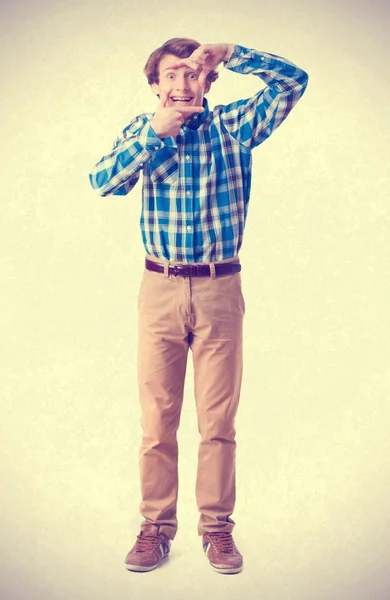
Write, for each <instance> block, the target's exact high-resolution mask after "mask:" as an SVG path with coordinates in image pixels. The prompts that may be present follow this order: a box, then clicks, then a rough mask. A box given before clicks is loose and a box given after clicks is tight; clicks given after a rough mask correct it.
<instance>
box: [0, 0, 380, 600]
mask: <svg viewBox="0 0 390 600" xmlns="http://www.w3.org/2000/svg"><path fill="white" fill-rule="evenodd" d="M389 16H390V8H389V5H388V3H387V2H386V1H385V0H382V2H380V1H379V0H372V1H371V2H369V1H368V0H367V1H363V0H361V1H352V0H351V1H349V2H348V1H347V0H344V1H343V2H336V0H333V1H332V2H329V1H325V0H323V1H320V2H315V1H310V0H301V1H299V0H292V1H290V2H288V1H287V0H275V1H274V2H272V3H271V2H263V1H261V0H260V1H258V2H254V1H253V0H242V1H241V2H239V3H231V4H229V2H226V0H225V1H223V2H222V1H221V0H216V2H210V3H208V2H205V1H204V0H199V1H198V2H192V3H190V4H188V3H187V2H184V3H183V2H181V3H179V2H171V1H167V2H156V1H155V0H152V1H150V2H147V3H140V2H135V1H134V2H130V1H125V0H121V1H114V0H113V1H112V2H110V1H104V2H103V1H102V0H97V1H94V2H93V1H92V0H85V1H83V0H81V1H76V0H69V1H66V0H63V1H53V2H49V1H48V0H46V1H42V0H41V1H39V0H38V2H37V1H33V0H31V1H30V2H24V3H22V2H21V1H16V2H14V3H13V4H12V5H11V3H10V4H9V5H8V4H5V3H4V2H3V3H2V6H1V25H0V31H1V102H2V106H1V114H0V120H1V147H0V152H1V163H0V164H1V186H0V191H1V255H0V261H1V289H2V294H1V312H0V320H1V339H2V345H1V352H2V357H1V379H0V380H1V390H2V392H1V416H2V425H1V431H2V455H1V456H2V458H1V474H2V490H3V491H2V493H1V498H0V510H1V529H0V531H1V540H0V544H1V548H0V555H1V598H2V600H14V599H17V600H20V599H23V600H54V599H61V600H62V599H64V600H65V599H66V600H68V599H69V598H72V599H75V600H92V599H93V600H112V599H113V598H115V599H116V600H125V599H131V600H149V599H151V598H155V597H156V595H157V596H158V597H159V598H161V599H162V600H165V599H168V598H169V599H171V598H175V599H176V598H178V599H180V598H185V599H188V600H193V599H194V600H196V599H200V598H205V597H209V596H210V597H213V598H224V599H226V600H230V599H241V598H249V599H250V600H252V599H260V598H261V599H263V598H264V599H265V600H293V599H297V600H325V599H326V600H328V599H329V600H330V599H332V600H351V599H353V600H379V599H380V600H385V599H388V597H389V594H390V580H389V579H390V575H389V573H390V569H389V555H390V553H389V551H390V527H389V525H390V523H389V511H388V506H389V504H390V484H389V466H390V458H389V457H390V448H389V426H390V404H389V373H388V370H389V363H390V360H389V359H390V318H389V310H388V302H389V294H390V283H389V281H390V268H389V259H390V243H389V239H390V237H389V234H390V228H389V191H390V176H389V160H390V157H389V102H388V97H389V93H390V86H389V66H388V61H389V58H390V57H389V55H388V53H389V41H388V39H389V38H388V30H389V25H390V23H389V21H390V19H389ZM176 36H185V37H194V38H196V39H198V40H199V41H201V42H203V43H206V42H207V43H214V42H233V43H234V42H235V43H238V44H241V45H243V46H247V47H252V48H256V49H258V50H264V51H268V52H272V53H275V54H279V55H280V56H283V57H285V58H287V59H289V60H291V61H293V62H294V63H296V64H297V65H299V66H301V67H302V68H304V69H305V70H306V71H307V72H308V73H309V75H310V81H309V86H308V88H307V91H306V93H305V95H304V96H303V98H302V99H301V100H300V102H299V103H298V105H297V106H296V107H295V108H294V110H293V111H292V113H291V114H290V115H289V117H288V118H287V120H286V121H285V122H284V123H283V124H282V125H281V126H280V128H279V129H278V130H277V131H276V132H275V133H274V134H273V135H272V137H271V138H270V139H269V140H267V141H266V142H264V144H262V145H261V146H259V147H258V148H257V149H256V150H255V151H254V153H253V185H252V195H251V201H250V208H249V216H248V221H247V228H246V236H245V239H244V245H243V248H242V252H241V261H242V264H243V271H242V279H243V288H244V295H245V299H246V316H245V344H244V352H245V366H244V381H243V386H242V395H241V403H240V408H239V412H238V416H237V422H236V425H237V442H238V447H237V469H238V472H237V504H236V510H235V513H234V514H233V518H234V520H235V521H236V524H237V526H236V528H235V530H234V533H235V539H236V542H237V545H238V547H239V549H240V550H241V552H242V553H243V555H244V561H245V566H244V570H243V572H242V573H241V574H240V575H237V576H234V577H228V576H225V577H224V576H222V575H218V574H216V573H214V572H213V571H212V570H211V568H210V567H209V566H208V564H207V560H206V558H205V557H204V555H203V552H202V550H201V544H200V538H199V537H198V534H197V520H198V512H197V507H196V503H195V498H194V485H195V472H196V461H197V448H198V442H199V434H198V431H197V423H196V413H195V407H194V398H193V373H192V360H191V355H190V356H189V361H188V379H187V384H186V390H185V401H184V407H183V413H182V422H181V428H180V430H179V443H180V454H179V474H180V491H179V507H178V517H179V531H178V534H177V537H176V539H175V541H174V544H173V546H172V553H171V557H170V559H169V561H168V562H167V563H166V564H164V566H162V567H161V568H159V569H157V570H155V571H153V572H152V573H149V574H137V573H135V574H134V573H129V572H127V571H126V570H125V568H124V566H123V560H124V556H125V555H126V553H127V551H128V550H129V549H130V547H131V546H132V545H133V543H134V539H135V535H136V534H137V533H138V531H139V524H140V516H139V514H138V505H139V500H140V497H139V480H138V447H139V443H140V436H141V429H140V423H139V419H140V409H139V404H138V397H137V366H136V344H137V312H136V301H137V294H138V288H139V283H140V278H141V275H142V270H143V259H144V249H143V246H142V242H141V235H140V229H139V217H140V201H141V182H139V183H138V184H137V187H136V188H135V189H134V190H133V191H132V192H131V193H130V194H129V195H128V196H125V197H112V196H111V197H107V198H100V197H99V196H98V195H97V194H96V192H94V191H93V190H92V188H91V187H90V185H89V180H88V174H89V172H90V170H91V169H92V167H93V166H94V165H95V163H96V162H98V160H100V158H101V157H102V156H103V155H104V154H107V153H108V152H110V150H111V147H112V143H113V141H114V140H115V138H116V137H117V136H118V135H119V133H120V132H121V131H122V129H123V128H124V127H125V126H126V125H127V124H128V123H129V122H130V120H131V119H132V118H133V117H134V116H135V115H137V114H140V113H142V112H145V111H152V112H153V111H154V110H155V109H156V105H157V99H156V96H154V95H153V94H152V92H151V90H150V88H149V86H148V84H147V82H146V78H145V76H144V74H143V72H142V69H143V67H144V64H145V62H146V59H147V57H148V56H149V54H150V52H151V51H152V50H154V49H155V48H157V47H158V46H160V45H161V44H162V43H163V42H164V41H166V40H167V39H169V38H170V37H176ZM219 70H220V78H219V80H218V81H216V82H215V83H214V84H213V86H212V88H211V91H210V93H209V95H208V99H209V103H210V105H211V106H215V105H216V104H221V103H222V104H226V103H228V102H230V101H233V100H235V99H238V98H246V97H249V96H251V95H252V94H254V93H255V92H256V91H257V90H258V89H260V88H262V87H264V84H263V83H262V82H261V81H259V80H258V78H256V77H253V76H250V75H248V76H243V75H238V74H235V73H231V72H229V71H227V70H226V69H224V68H223V66H222V67H220V69H219Z"/></svg>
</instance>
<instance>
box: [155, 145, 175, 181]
mask: <svg viewBox="0 0 390 600" xmlns="http://www.w3.org/2000/svg"><path fill="white" fill-rule="evenodd" d="M178 158H179V154H178V152H174V153H172V150H168V149H167V148H163V149H161V150H159V151H158V152H156V154H155V155H154V156H153V158H151V159H150V161H149V166H150V179H151V181H153V182H155V183H171V184H172V183H176V182H177V180H178V176H179V161H178Z"/></svg>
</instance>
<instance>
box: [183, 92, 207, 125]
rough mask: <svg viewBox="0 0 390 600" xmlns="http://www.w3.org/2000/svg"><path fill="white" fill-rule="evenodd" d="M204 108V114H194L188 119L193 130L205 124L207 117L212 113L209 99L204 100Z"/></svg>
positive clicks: (188, 123)
mask: <svg viewBox="0 0 390 600" xmlns="http://www.w3.org/2000/svg"><path fill="white" fill-rule="evenodd" d="M203 108H204V111H203V112H201V113H197V114H194V115H192V116H191V117H190V118H189V119H188V121H187V125H188V127H190V128H191V129H198V127H199V126H200V125H201V124H202V123H203V122H204V120H205V119H206V117H207V115H208V114H209V113H210V109H209V105H208V102H207V98H203Z"/></svg>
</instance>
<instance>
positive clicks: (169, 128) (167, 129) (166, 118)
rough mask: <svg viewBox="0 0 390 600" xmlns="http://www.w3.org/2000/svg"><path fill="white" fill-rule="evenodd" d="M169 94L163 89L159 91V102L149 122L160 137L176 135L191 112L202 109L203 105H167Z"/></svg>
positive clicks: (201, 110) (198, 111) (197, 111)
mask: <svg viewBox="0 0 390 600" xmlns="http://www.w3.org/2000/svg"><path fill="white" fill-rule="evenodd" d="M168 99H169V96H168V94H167V92H165V91H164V90H161V91H160V103H159V105H158V108H157V110H156V113H155V115H154V117H153V119H151V121H150V124H151V126H152V127H153V130H154V131H155V133H156V134H157V135H158V137H160V138H164V137H168V136H173V137H176V136H177V134H178V133H179V131H180V127H181V126H182V125H183V123H185V121H186V120H187V119H188V117H189V116H191V115H192V114H193V113H200V112H203V111H204V108H203V106H180V107H177V108H176V106H167V105H168Z"/></svg>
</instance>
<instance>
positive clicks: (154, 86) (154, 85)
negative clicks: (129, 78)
mask: <svg viewBox="0 0 390 600" xmlns="http://www.w3.org/2000/svg"><path fill="white" fill-rule="evenodd" d="M150 88H151V90H152V92H153V94H156V95H158V94H159V93H160V86H159V85H158V83H151V84H150Z"/></svg>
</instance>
